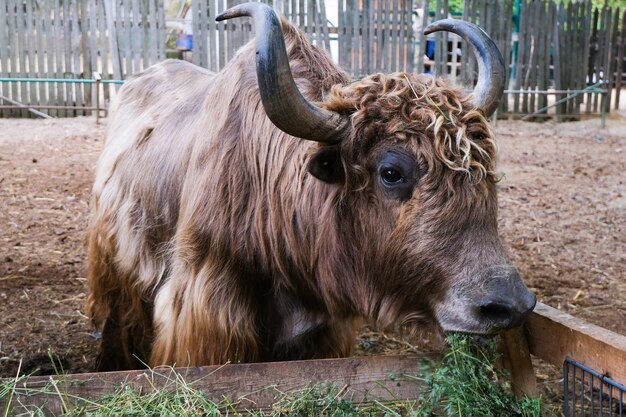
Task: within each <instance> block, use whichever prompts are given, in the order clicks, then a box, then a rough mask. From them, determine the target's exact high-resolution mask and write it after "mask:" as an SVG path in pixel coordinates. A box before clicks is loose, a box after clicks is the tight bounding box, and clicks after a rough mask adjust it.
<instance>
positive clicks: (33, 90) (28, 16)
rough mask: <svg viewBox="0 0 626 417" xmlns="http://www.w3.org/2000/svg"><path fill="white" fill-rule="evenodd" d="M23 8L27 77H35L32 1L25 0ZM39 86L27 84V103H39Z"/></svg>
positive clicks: (35, 48)
mask: <svg viewBox="0 0 626 417" xmlns="http://www.w3.org/2000/svg"><path fill="white" fill-rule="evenodd" d="M24 8H25V9H26V10H25V15H24V17H25V20H26V25H25V27H24V29H25V32H26V33H25V34H26V44H25V45H24V46H25V47H27V48H28V62H27V64H28V77H29V78H37V76H38V74H37V68H36V67H35V59H36V57H37V53H38V50H37V47H36V46H35V45H36V40H35V36H36V33H35V27H34V22H33V3H32V2H29V1H27V2H25V3H24ZM39 87H40V86H38V85H36V84H31V85H29V86H28V90H29V91H28V92H29V100H28V103H29V104H31V105H37V104H39V98H38V97H37V89H38V88H39Z"/></svg>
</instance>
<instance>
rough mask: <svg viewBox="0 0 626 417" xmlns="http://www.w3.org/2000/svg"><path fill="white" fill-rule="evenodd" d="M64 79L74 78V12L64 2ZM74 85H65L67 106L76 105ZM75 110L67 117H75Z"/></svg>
mask: <svg viewBox="0 0 626 417" xmlns="http://www.w3.org/2000/svg"><path fill="white" fill-rule="evenodd" d="M61 4H62V6H63V9H62V10H63V61H64V66H63V77H61V78H74V77H73V74H72V72H73V71H72V32H71V25H72V12H71V7H70V2H68V1H63V2H62V3H61ZM74 87H75V86H74V85H73V84H69V83H67V84H65V105H66V106H72V105H74ZM74 115H75V114H74V110H67V111H66V114H65V116H66V117H67V116H74Z"/></svg>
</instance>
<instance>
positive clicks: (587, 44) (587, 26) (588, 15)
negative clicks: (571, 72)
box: [580, 0, 593, 106]
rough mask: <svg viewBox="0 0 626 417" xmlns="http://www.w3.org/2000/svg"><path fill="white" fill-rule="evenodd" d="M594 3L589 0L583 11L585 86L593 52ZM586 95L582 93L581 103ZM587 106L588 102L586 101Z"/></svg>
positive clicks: (582, 79)
mask: <svg viewBox="0 0 626 417" xmlns="http://www.w3.org/2000/svg"><path fill="white" fill-rule="evenodd" d="M592 7H593V5H592V3H591V0H587V1H586V2H585V10H584V11H583V15H582V19H583V39H584V46H583V61H582V63H581V66H580V79H581V81H582V85H583V87H586V86H587V82H588V80H587V72H588V69H589V56H590V54H591V51H590V49H591V19H592V18H593V8H592ZM585 101H587V100H585V95H584V94H581V95H580V103H581V104H582V103H583V102H585ZM585 106H586V103H585Z"/></svg>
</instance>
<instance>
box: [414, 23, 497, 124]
mask: <svg viewBox="0 0 626 417" xmlns="http://www.w3.org/2000/svg"><path fill="white" fill-rule="evenodd" d="M442 30H443V31H447V32H453V33H456V34H457V35H459V36H460V37H462V38H463V39H465V41H467V42H469V43H471V44H472V45H474V53H475V54H476V59H477V61H478V83H476V88H475V89H474V92H473V97H474V99H473V103H474V105H475V106H476V107H477V108H479V109H482V111H483V113H484V114H485V115H487V116H490V115H491V114H492V113H493V112H494V111H495V110H496V108H497V107H498V103H499V102H500V97H502V92H503V91H504V83H505V80H506V73H505V66H504V60H503V59H502V54H500V51H499V50H498V47H497V46H496V44H495V43H494V42H493V41H492V40H491V38H490V37H489V35H487V34H486V33H485V32H484V31H483V30H482V29H481V28H479V27H478V26H476V25H475V24H473V23H468V22H464V21H462V20H455V19H443V20H438V21H436V22H433V23H431V24H430V25H428V27H426V29H425V30H424V33H425V34H426V35H428V34H430V33H433V32H438V31H442Z"/></svg>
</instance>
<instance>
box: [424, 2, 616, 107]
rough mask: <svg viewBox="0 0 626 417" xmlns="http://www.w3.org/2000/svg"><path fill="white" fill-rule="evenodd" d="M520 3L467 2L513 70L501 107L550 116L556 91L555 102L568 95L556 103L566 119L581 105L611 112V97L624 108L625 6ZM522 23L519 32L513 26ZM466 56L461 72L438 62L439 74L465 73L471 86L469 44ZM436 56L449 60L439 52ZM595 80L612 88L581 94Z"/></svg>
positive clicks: (467, 11)
mask: <svg viewBox="0 0 626 417" xmlns="http://www.w3.org/2000/svg"><path fill="white" fill-rule="evenodd" d="M424 3H428V2H427V1H425V2H424ZM438 3H439V2H438ZM513 3H514V1H513V0H502V1H493V0H470V1H467V2H466V3H465V11H464V16H463V18H464V19H466V20H468V21H471V22H474V23H477V24H478V25H479V26H481V27H482V28H484V29H485V31H486V32H487V33H489V34H490V35H491V37H492V38H493V39H494V41H495V42H496V44H497V45H498V46H499V48H500V50H501V51H502V53H503V56H504V58H505V62H506V65H507V67H508V68H509V81H510V82H509V84H508V87H509V90H508V91H510V92H511V93H510V94H505V96H504V98H503V100H502V104H501V106H500V109H499V111H500V112H503V113H509V114H514V115H529V114H531V115H534V116H535V117H542V116H544V115H547V114H548V109H546V107H547V106H548V104H549V100H548V95H549V94H553V95H554V96H555V100H552V101H563V103H562V104H560V105H558V106H556V114H557V115H559V117H560V116H563V115H567V117H570V118H576V117H577V116H578V115H579V114H580V113H581V110H582V111H583V112H585V113H597V112H600V111H602V110H603V109H604V110H605V111H609V110H610V107H609V103H610V101H611V98H612V97H613V98H614V108H615V109H617V108H619V94H620V90H621V87H622V77H623V72H624V68H625V66H624V48H625V42H626V11H623V12H622V11H620V10H619V9H617V8H616V9H612V8H609V7H606V6H605V7H603V8H602V9H593V8H592V4H591V1H590V0H585V1H580V2H569V3H567V4H564V2H558V3H557V2H554V1H546V0H526V1H523V2H522V3H521V7H520V10H519V11H516V10H514V4H513ZM515 12H517V14H516V13H515ZM511 16H512V17H513V18H511ZM515 23H517V25H518V31H517V32H516V31H514V30H513V29H514V24H515ZM546 28H548V30H546ZM461 57H462V58H461V60H462V61H461V62H462V65H461V66H460V70H459V72H460V74H450V68H449V67H448V72H444V71H443V70H442V69H440V67H437V73H438V74H448V75H449V76H452V77H455V76H457V75H459V76H460V77H461V79H462V80H463V83H464V84H465V85H472V83H473V82H474V81H475V75H476V65H475V63H474V59H473V56H472V54H471V53H470V50H469V49H468V46H467V45H465V44H464V43H463V44H462V48H461ZM448 59H449V60H451V59H453V58H451V57H448ZM436 61H437V62H445V61H443V60H441V59H439V58H438V57H436ZM440 65H441V64H440ZM598 83H603V84H601V85H599V84H598ZM594 85H595V86H599V87H602V88H604V89H606V91H607V94H605V95H600V94H597V93H588V94H580V93H578V92H580V91H582V90H583V89H589V88H590V86H594ZM548 89H551V90H550V91H548ZM591 91H598V89H591ZM576 94H577V95H576ZM574 95H576V96H575V97H573V98H572V99H571V100H567V98H568V97H572V96H574Z"/></svg>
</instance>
